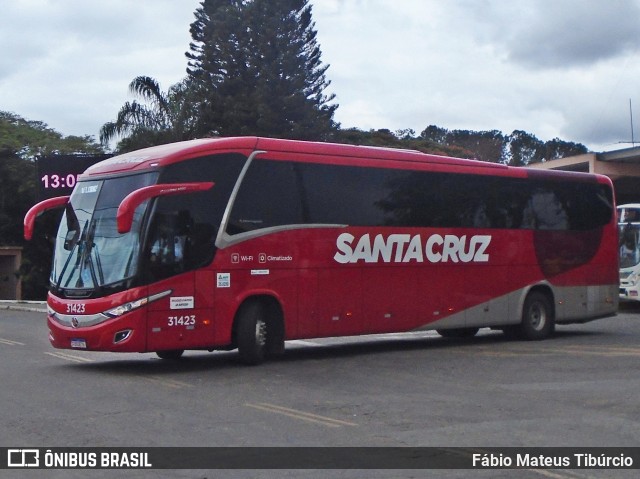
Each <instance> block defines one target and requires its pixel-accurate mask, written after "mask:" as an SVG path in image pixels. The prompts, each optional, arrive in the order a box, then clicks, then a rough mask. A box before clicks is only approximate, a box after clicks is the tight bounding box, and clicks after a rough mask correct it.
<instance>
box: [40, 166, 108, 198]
mask: <svg viewBox="0 0 640 479" xmlns="http://www.w3.org/2000/svg"><path fill="white" fill-rule="evenodd" d="M111 156H112V155H50V156H44V157H41V158H38V160H37V168H36V170H37V174H38V180H39V181H38V183H39V186H38V201H42V200H44V199H47V198H53V197H54V196H66V195H70V194H71V192H72V191H73V188H74V187H75V186H76V183H77V182H78V177H79V176H80V174H82V173H83V172H84V171H85V170H86V169H87V168H89V167H90V166H91V165H94V164H96V163H98V162H100V161H102V160H106V159H107V158H110V157H111Z"/></svg>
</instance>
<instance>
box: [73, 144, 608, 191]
mask: <svg viewBox="0 0 640 479" xmlns="http://www.w3.org/2000/svg"><path fill="white" fill-rule="evenodd" d="M260 150H262V151H265V152H270V153H271V152H279V153H288V154H296V153H298V154H300V155H302V154H305V155H319V156H332V157H342V158H353V159H361V160H363V163H362V164H363V166H364V165H366V160H371V161H374V160H389V161H394V162H396V165H398V162H400V163H402V162H410V163H420V164H423V165H427V164H435V165H442V166H452V167H454V168H455V167H459V168H473V169H476V172H479V171H478V169H481V171H486V172H495V173H497V174H505V173H506V172H507V171H510V172H512V173H514V174H515V175H517V176H525V173H523V172H522V171H523V170H524V169H523V168H515V167H509V166H506V165H503V164H500V163H490V162H486V161H479V160H468V159H462V158H453V157H447V156H439V155H432V154H428V153H422V152H419V151H413V150H403V149H396V148H383V147H375V146H360V145H346V144H338V143H323V142H310V141H299V140H283V139H276V138H263V137H254V136H247V137H228V138H206V139H199V140H189V141H182V142H177V143H169V144H166V145H159V146H153V147H150V148H145V149H141V150H136V151H132V152H129V153H124V154H122V155H118V156H114V157H112V158H109V159H107V160H104V161H101V162H99V163H96V164H95V165H93V166H91V167H89V168H88V169H87V170H86V171H85V173H84V174H83V177H84V178H86V177H91V176H98V175H105V174H114V173H125V172H134V171H142V170H148V169H152V168H158V167H162V166H165V165H168V164H171V163H175V162H178V161H182V160H185V159H189V158H193V157H196V156H201V155H206V154H213V153H222V152H232V151H233V152H241V153H243V154H246V155H249V154H251V153H252V152H254V151H260ZM378 166H379V164H378ZM516 171H518V173H515V172H516ZM526 176H534V177H546V176H555V177H556V178H557V177H559V176H562V177H566V178H567V179H568V178H574V179H575V178H576V177H587V176H588V177H592V178H593V176H595V175H590V174H586V173H576V172H552V171H547V170H527V173H526ZM601 181H606V180H601Z"/></svg>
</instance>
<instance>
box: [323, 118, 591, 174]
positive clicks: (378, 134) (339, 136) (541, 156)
mask: <svg viewBox="0 0 640 479" xmlns="http://www.w3.org/2000/svg"><path fill="white" fill-rule="evenodd" d="M334 138H335V139H336V140H337V141H338V142H342V143H350V144H355V145H372V146H383V147H389V148H406V149H412V150H418V151H422V152H424V153H431V154H436V155H446V156H454V157H458V158H469V159H476V160H480V161H488V162H492V163H503V164H506V165H511V166H526V165H528V164H530V163H536V162H542V161H549V160H555V159H558V158H564V157H566V156H573V155H581V154H584V153H587V148H586V147H585V146H584V145H582V144H580V143H573V142H568V141H563V140H560V139H558V138H554V139H553V140H549V141H547V142H543V141H540V140H538V139H537V138H536V137H535V136H533V135H531V134H530V133H527V132H525V131H521V130H515V131H514V132H513V133H511V135H504V134H503V133H502V132H500V131H498V130H490V131H473V130H447V129H445V128H440V127H438V126H435V125H430V126H428V127H427V128H425V129H424V130H423V131H422V132H421V133H420V134H419V135H416V133H415V131H413V130H411V129H405V130H398V131H396V132H395V133H392V132H391V131H390V130H371V131H368V132H365V131H362V130H358V129H356V128H352V129H349V130H340V131H338V132H337V133H336V135H335V137H334Z"/></svg>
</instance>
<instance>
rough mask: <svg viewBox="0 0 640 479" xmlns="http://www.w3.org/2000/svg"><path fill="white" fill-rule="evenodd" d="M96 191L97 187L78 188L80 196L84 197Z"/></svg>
mask: <svg viewBox="0 0 640 479" xmlns="http://www.w3.org/2000/svg"><path fill="white" fill-rule="evenodd" d="M97 191H98V185H91V186H83V187H82V188H80V194H81V195H86V194H88V193H96V192H97Z"/></svg>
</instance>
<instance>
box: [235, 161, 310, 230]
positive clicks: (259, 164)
mask: <svg viewBox="0 0 640 479" xmlns="http://www.w3.org/2000/svg"><path fill="white" fill-rule="evenodd" d="M303 223H304V220H303V215H302V198H301V195H300V191H299V187H298V180H297V176H296V172H295V168H294V165H293V164H291V163H289V162H284V161H270V160H262V159H256V160H254V161H253V163H252V164H251V166H250V167H249V170H248V171H247V174H246V176H245V177H244V179H243V181H242V185H241V186H240V191H239V192H238V196H237V197H236V200H235V202H234V204H233V209H232V211H231V217H230V219H229V225H228V226H227V233H229V234H231V235H234V234H239V233H245V232H247V231H253V230H258V229H262V228H269V227H273V226H284V225H295V224H303Z"/></svg>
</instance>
